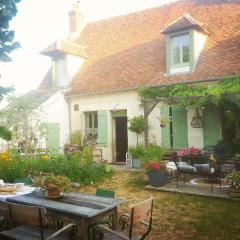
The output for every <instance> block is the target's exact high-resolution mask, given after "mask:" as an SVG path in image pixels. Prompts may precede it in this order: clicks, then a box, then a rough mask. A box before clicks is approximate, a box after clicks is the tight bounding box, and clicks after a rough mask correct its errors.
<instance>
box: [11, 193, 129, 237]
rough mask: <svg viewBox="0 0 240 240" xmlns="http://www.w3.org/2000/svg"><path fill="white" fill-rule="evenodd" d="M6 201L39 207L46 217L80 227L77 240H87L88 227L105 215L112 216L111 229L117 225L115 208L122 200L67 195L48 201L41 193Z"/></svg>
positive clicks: (73, 194) (75, 194) (74, 194)
mask: <svg viewBox="0 0 240 240" xmlns="http://www.w3.org/2000/svg"><path fill="white" fill-rule="evenodd" d="M7 201H9V202H13V203H19V204H24V205H34V206H40V207H44V208H46V209H47V212H48V215H49V216H50V217H52V218H55V219H62V220H63V221H69V222H73V223H76V224H78V225H79V226H80V236H79V239H81V240H86V239H88V226H89V225H90V224H92V223H94V222H96V221H98V220H99V219H101V218H103V217H104V216H106V215H110V214H112V215H113V228H115V227H116V223H117V206H118V205H119V204H122V203H123V202H124V200H122V199H111V198H104V197H97V196H93V195H86V194H79V193H68V194H64V196H62V197H61V198H59V199H54V200H53V199H48V198H46V197H44V195H43V194H42V193H41V192H37V193H36V192H34V193H32V194H27V195H22V196H16V197H11V198H7Z"/></svg>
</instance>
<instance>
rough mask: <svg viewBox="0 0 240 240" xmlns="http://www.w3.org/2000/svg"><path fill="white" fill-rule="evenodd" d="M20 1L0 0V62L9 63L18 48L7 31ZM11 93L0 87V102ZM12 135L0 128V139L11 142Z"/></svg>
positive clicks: (12, 33)
mask: <svg viewBox="0 0 240 240" xmlns="http://www.w3.org/2000/svg"><path fill="white" fill-rule="evenodd" d="M19 2H20V0H0V62H10V61H11V58H10V56H9V54H10V53H11V52H12V51H13V50H14V49H16V48H19V47H20V44H19V43H18V42H14V31H12V30H9V22H10V21H11V20H12V18H13V17H15V16H16V14H17V6H16V4H17V3H19ZM11 91H13V88H4V87H1V86H0V101H1V100H2V99H3V97H4V95H7V94H8V93H9V92H11ZM11 137H12V134H11V131H9V130H8V129H7V128H6V127H4V126H0V138H2V139H4V140H7V141H9V140H11Z"/></svg>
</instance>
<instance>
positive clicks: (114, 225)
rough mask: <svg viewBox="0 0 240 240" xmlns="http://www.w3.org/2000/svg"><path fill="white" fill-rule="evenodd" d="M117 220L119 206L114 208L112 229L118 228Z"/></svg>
mask: <svg viewBox="0 0 240 240" xmlns="http://www.w3.org/2000/svg"><path fill="white" fill-rule="evenodd" d="M117 221H118V213H117V207H115V208H114V209H113V214H112V229H113V230H115V229H117Z"/></svg>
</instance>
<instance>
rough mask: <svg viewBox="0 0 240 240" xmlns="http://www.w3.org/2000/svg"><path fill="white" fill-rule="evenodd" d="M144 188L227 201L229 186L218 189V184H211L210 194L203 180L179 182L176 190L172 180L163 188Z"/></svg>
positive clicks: (207, 184) (208, 186)
mask: <svg viewBox="0 0 240 240" xmlns="http://www.w3.org/2000/svg"><path fill="white" fill-rule="evenodd" d="M145 188H147V189H154V190H159V191H166V192H176V193H185V194H190V195H198V196H206V197H216V198H226V199H229V198H230V197H229V195H228V192H229V186H227V185H225V184H224V183H223V184H222V187H221V188H220V185H219V184H213V191H212V192H211V185H210V183H207V182H205V181H204V179H203V178H195V179H190V180H189V181H187V182H186V183H185V185H184V182H181V181H180V182H179V185H178V188H177V183H176V181H175V179H172V180H171V181H170V182H169V183H167V184H166V185H165V186H163V187H153V186H151V185H147V186H146V187H145Z"/></svg>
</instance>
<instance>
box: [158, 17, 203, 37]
mask: <svg viewBox="0 0 240 240" xmlns="http://www.w3.org/2000/svg"><path fill="white" fill-rule="evenodd" d="M189 29H197V30H200V31H203V32H204V29H203V28H202V24H200V23H199V22H198V21H197V20H196V19H194V18H193V17H192V16H191V15H189V14H187V13H186V14H184V15H182V16H181V17H179V18H177V19H176V20H175V21H173V22H171V23H170V24H169V25H168V26H167V27H166V28H164V29H163V30H162V33H163V34H170V33H175V32H181V31H184V30H189Z"/></svg>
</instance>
